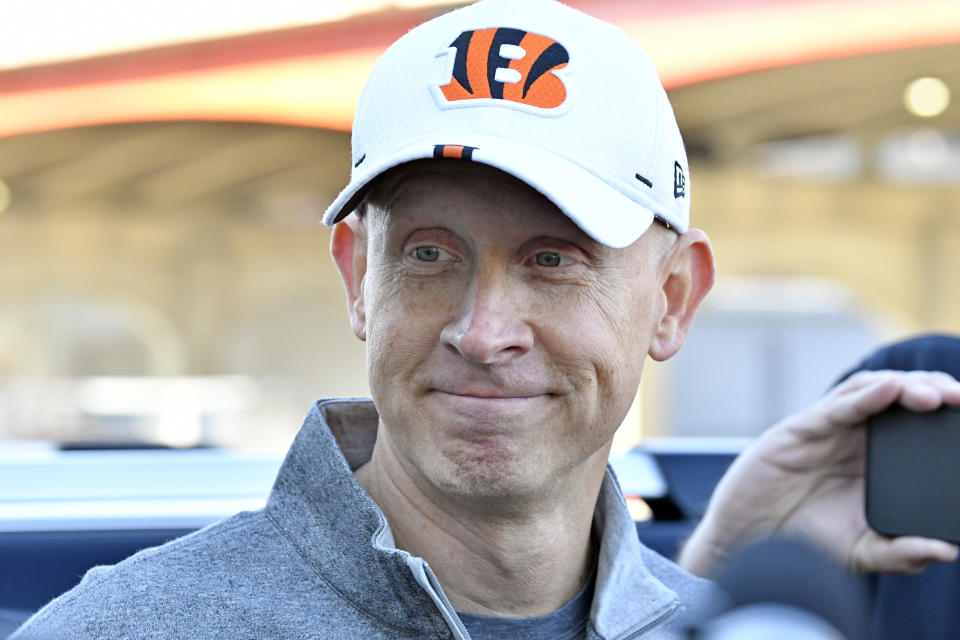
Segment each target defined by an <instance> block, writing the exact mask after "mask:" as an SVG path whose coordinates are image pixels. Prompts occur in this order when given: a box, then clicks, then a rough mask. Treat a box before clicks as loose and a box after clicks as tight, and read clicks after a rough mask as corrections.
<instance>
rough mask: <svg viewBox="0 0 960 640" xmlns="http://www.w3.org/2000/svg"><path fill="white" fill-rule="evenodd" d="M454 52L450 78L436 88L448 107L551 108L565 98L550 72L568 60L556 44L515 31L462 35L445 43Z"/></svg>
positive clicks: (564, 90) (561, 87) (553, 41)
mask: <svg viewBox="0 0 960 640" xmlns="http://www.w3.org/2000/svg"><path fill="white" fill-rule="evenodd" d="M450 46H451V47H453V48H454V49H456V58H455V59H454V62H453V78H451V79H450V83H449V84H445V85H443V86H441V87H440V91H441V92H442V93H443V96H444V97H445V98H446V99H447V101H448V102H458V101H461V100H477V99H482V98H493V99H497V100H509V101H511V102H516V103H520V104H524V105H527V106H530V107H538V108H541V109H554V108H556V107H559V106H560V105H561V104H563V101H564V100H566V98H567V89H566V87H564V85H563V81H562V80H561V79H560V77H559V76H557V75H556V74H555V73H554V72H555V71H557V70H559V69H563V68H564V67H566V66H567V63H568V62H569V61H570V55H569V54H568V53H567V50H566V49H565V48H564V47H563V45H561V44H560V43H559V42H557V41H555V40H552V39H551V38H548V37H546V36H541V35H538V34H536V33H529V32H527V31H522V30H520V29H506V28H500V29H478V30H475V31H464V32H463V33H461V34H460V35H459V36H458V37H457V39H456V40H454V41H453V42H452V43H450Z"/></svg>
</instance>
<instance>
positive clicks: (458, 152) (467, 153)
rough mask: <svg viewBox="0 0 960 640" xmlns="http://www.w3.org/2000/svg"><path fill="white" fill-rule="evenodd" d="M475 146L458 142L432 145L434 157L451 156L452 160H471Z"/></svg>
mask: <svg viewBox="0 0 960 640" xmlns="http://www.w3.org/2000/svg"><path fill="white" fill-rule="evenodd" d="M475 150H476V147H467V146H464V145H459V144H435V145H433V157H434V158H438V159H439V158H452V159H454V160H472V159H473V152H474V151H475Z"/></svg>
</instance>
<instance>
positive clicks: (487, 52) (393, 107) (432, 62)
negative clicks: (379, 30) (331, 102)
mask: <svg viewBox="0 0 960 640" xmlns="http://www.w3.org/2000/svg"><path fill="white" fill-rule="evenodd" d="M352 149H353V172H352V174H351V177H350V184H348V185H347V186H346V188H345V189H344V190H343V191H342V192H341V193H340V195H339V196H337V199H336V200H335V201H334V202H333V204H331V205H330V207H329V208H328V209H327V212H326V213H325V214H324V217H323V222H324V224H327V225H332V224H335V223H336V222H338V221H339V220H341V219H343V218H344V217H345V216H347V215H348V214H349V213H351V212H352V211H353V210H354V209H355V208H356V206H357V205H358V204H359V202H360V200H361V199H362V198H363V196H364V194H365V193H366V191H367V189H368V188H369V186H370V185H371V182H372V181H373V180H374V179H375V178H376V177H377V176H379V175H381V174H382V173H384V172H385V171H387V170H389V169H391V168H392V167H395V166H397V165H400V164H403V163H405V162H410V161H413V160H418V159H422V158H458V159H460V160H464V161H473V162H481V163H483V164H487V165H491V166H493V167H496V168H498V169H500V170H502V171H505V172H507V173H509V174H511V175H513V176H515V177H517V178H518V179H520V180H522V181H523V182H525V183H527V184H529V185H530V186H531V187H533V188H535V189H537V190H538V191H540V192H541V193H542V194H543V195H544V196H546V197H547V198H549V199H550V200H551V201H552V202H553V203H554V204H556V206H557V207H558V208H559V209H560V210H561V211H563V213H565V214H566V215H567V216H568V217H570V219H571V220H573V221H574V222H575V223H576V224H577V225H578V226H579V227H580V228H581V229H583V231H584V232H586V233H587V234H588V235H589V236H591V237H592V238H593V239H595V240H597V241H598V242H600V243H602V244H605V245H607V246H610V247H617V248H619V247H625V246H627V245H630V244H631V243H633V242H634V241H635V240H636V239H637V238H639V237H640V235H641V234H642V233H643V232H644V231H645V230H646V229H647V228H648V227H649V226H650V224H651V222H652V221H653V219H654V217H655V216H656V217H658V218H660V219H661V220H662V221H664V222H666V223H667V224H669V225H670V226H671V227H673V228H674V229H676V230H677V231H679V232H684V231H686V230H687V229H688V227H689V224H690V189H689V184H688V182H687V176H688V175H689V170H688V167H687V156H686V152H685V151H684V148H683V140H682V138H681V136H680V131H679V129H678V128H677V122H676V118H675V117H674V115H673V109H672V108H671V107H670V102H669V101H668V99H667V95H666V92H665V91H664V90H663V86H662V85H661V84H660V79H659V78H658V77H657V73H656V71H655V70H654V68H653V65H652V63H651V62H650V59H649V58H648V57H647V55H646V53H645V52H644V51H643V49H641V48H640V46H639V45H637V43H636V42H634V41H633V40H632V39H631V38H630V37H629V36H628V35H627V34H626V33H624V32H623V31H621V30H620V29H618V28H616V27H614V26H613V25H611V24H608V23H605V22H602V21H600V20H597V19H596V18H593V17H590V16H588V15H586V14H584V13H581V12H579V11H576V10H574V9H571V8H570V7H567V6H564V5H563V4H560V3H558V2H555V1H554V0H483V1H481V2H477V3H476V4H472V5H469V6H466V7H463V8H461V9H457V10H456V11H452V12H450V13H447V14H444V15H442V16H440V17H438V18H435V19H433V20H430V21H429V22H427V23H425V24H422V25H420V26H419V27H417V28H416V29H413V30H412V31H410V32H409V33H407V34H406V35H405V36H403V37H402V38H400V39H399V40H398V41H397V42H395V43H394V44H393V45H392V46H391V47H390V48H389V49H388V50H387V51H386V52H385V53H384V54H383V56H382V57H381V58H380V59H379V60H378V61H377V64H376V65H375V66H374V68H373V71H372V72H371V73H370V77H369V78H368V79H367V83H366V85H365V87H364V89H363V93H362V94H361V96H360V102H359V104H358V106H357V112H356V116H355V118H354V122H353V138H352Z"/></svg>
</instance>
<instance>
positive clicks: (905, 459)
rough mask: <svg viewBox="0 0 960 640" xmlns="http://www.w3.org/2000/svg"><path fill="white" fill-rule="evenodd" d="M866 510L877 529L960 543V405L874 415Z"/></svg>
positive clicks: (900, 409)
mask: <svg viewBox="0 0 960 640" xmlns="http://www.w3.org/2000/svg"><path fill="white" fill-rule="evenodd" d="M866 512H867V522H868V523H869V524H870V526H871V527H872V528H873V529H874V530H875V531H877V532H879V533H883V534H886V535H890V536H903V535H911V536H923V537H926V538H939V539H941V540H949V541H951V542H960V409H958V408H956V407H942V408H940V409H938V410H936V411H932V412H928V413H916V412H913V411H910V410H908V409H905V408H903V407H900V406H894V407H891V408H890V409H887V410H886V411H884V412H882V413H879V414H877V415H876V416H874V417H873V418H871V419H870V421H869V423H868V425H867V477H866Z"/></svg>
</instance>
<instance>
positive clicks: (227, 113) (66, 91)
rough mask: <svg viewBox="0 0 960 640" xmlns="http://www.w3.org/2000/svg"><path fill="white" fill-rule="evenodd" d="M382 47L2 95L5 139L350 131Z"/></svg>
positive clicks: (0, 124)
mask: <svg viewBox="0 0 960 640" xmlns="http://www.w3.org/2000/svg"><path fill="white" fill-rule="evenodd" d="M380 53H381V50H380V49H363V50H356V51H344V52H338V53H336V54H326V55H321V56H311V57H302V58H290V59H285V60H279V61H269V62H259V63H252V64H243V65H236V66H233V67H220V68H214V69H202V70H197V71H190V72H182V73H174V74H168V75H160V76H152V77H145V78H136V79H133V80H122V81H117V82H104V83H95V84H82V85H77V86H72V87H65V88H57V89H45V90H38V91H22V92H17V93H11V94H7V95H0V136H3V135H13V134H18V133H27V132H30V131H40V130H46V129H57V128H63V127H74V126H85V125H96V124H106V123H113V122H129V121H145V120H174V119H176V120H180V119H201V120H247V121H262V122H277V123H287V124H299V125H307V126H316V127H325V128H331V129H339V130H344V131H348V130H349V129H350V125H351V122H352V120H353V111H354V108H355V106H356V102H357V98H358V97H359V95H360V91H361V89H362V87H363V82H364V80H365V79H366V76H367V74H368V73H369V71H370V69H371V68H372V66H373V64H374V62H375V61H376V59H377V57H378V56H379V55H380Z"/></svg>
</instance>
